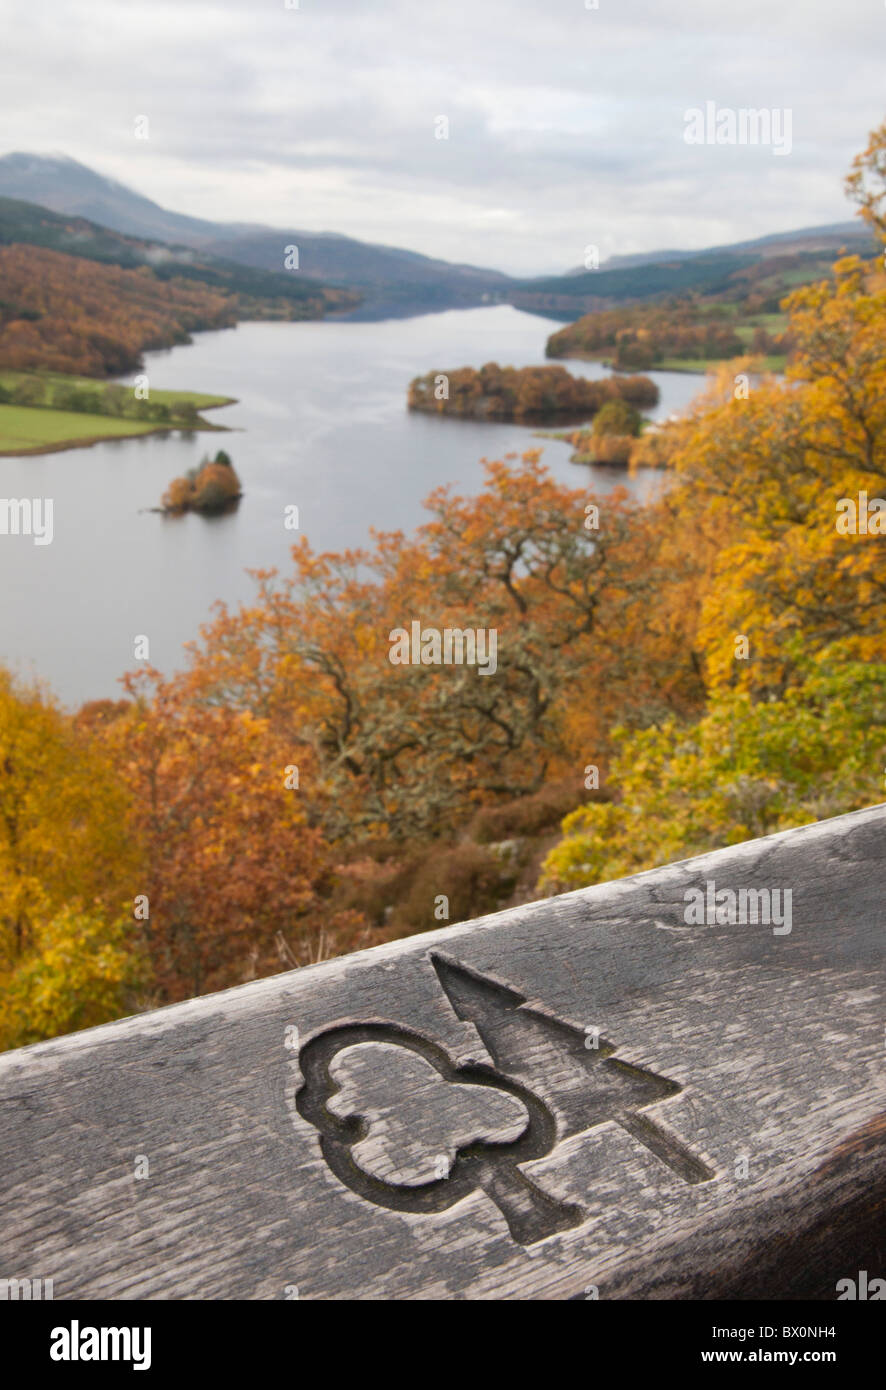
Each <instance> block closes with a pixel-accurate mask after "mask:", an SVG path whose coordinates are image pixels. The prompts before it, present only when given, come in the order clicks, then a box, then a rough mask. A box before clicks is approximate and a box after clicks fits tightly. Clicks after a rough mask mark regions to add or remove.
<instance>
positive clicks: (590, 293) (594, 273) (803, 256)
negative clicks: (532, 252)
mask: <svg viewBox="0 0 886 1390" xmlns="http://www.w3.org/2000/svg"><path fill="white" fill-rule="evenodd" d="M842 250H846V251H847V252H850V253H856V254H859V255H865V256H870V255H873V254H874V252H875V250H876V246H875V243H874V241H873V239H872V238H871V236H870V233H869V232H868V231H867V230H866V229H865V227H864V225H863V224H862V223H861V222H860V221H859V222H838V223H831V224H829V225H828V226H825V227H806V228H803V229H801V230H800V231H796V232H777V233H775V234H774V235H772V236H766V237H758V238H756V239H755V240H753V241H740V242H735V243H733V244H732V245H730V246H720V247H713V248H711V249H710V250H706V251H659V252H650V253H648V254H643V255H636V256H613V257H611V258H610V259H609V260H608V261H604V263H603V264H602V265H601V266H600V268H599V270H585V269H584V267H581V268H580V269H574V270H571V271H568V272H567V273H566V274H565V275H550V276H546V277H544V278H543V279H538V280H524V281H523V282H522V283H521V284H520V286H519V287H518V288H517V289H516V290H515V291H514V292H513V293H511V294H509V295H508V298H509V299H510V301H511V303H513V304H516V305H517V306H518V307H519V308H523V309H530V310H534V311H537V312H548V313H553V314H555V315H557V316H560V317H563V318H566V319H573V318H576V317H578V316H579V315H582V314H586V313H593V312H595V311H597V310H604V309H611V308H613V307H614V306H615V305H618V304H636V303H641V302H642V301H644V300H650V299H651V300H657V299H662V298H665V297H667V296H670V295H684V294H687V293H697V294H702V295H704V296H706V297H714V296H718V295H722V294H729V293H730V290H731V288H732V287H734V286H735V285H736V284H738V283H740V282H741V281H742V279H743V278H745V277H746V276H747V274H749V273H750V272H751V271H752V270H754V271H755V276H754V278H756V279H761V278H768V279H769V280H770V281H771V285H770V289H771V295H772V297H773V298H777V297H778V295H779V294H785V293H787V291H788V290H789V289H791V288H792V287H793V286H795V285H797V284H801V283H803V282H804V281H809V280H817V279H821V278H822V276H823V275H825V274H827V272H828V270H829V268H830V266H831V265H832V264H833V262H834V260H835V259H836V258H837V256H838V255H839V253H840V252H841V251H842Z"/></svg>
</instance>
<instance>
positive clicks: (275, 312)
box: [0, 197, 359, 318]
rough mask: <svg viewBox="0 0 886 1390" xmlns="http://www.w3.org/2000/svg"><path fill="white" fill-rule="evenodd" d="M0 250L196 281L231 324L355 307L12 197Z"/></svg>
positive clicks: (282, 276) (312, 288)
mask: <svg viewBox="0 0 886 1390" xmlns="http://www.w3.org/2000/svg"><path fill="white" fill-rule="evenodd" d="M0 246H30V247H35V248H36V247H40V248H42V249H44V250H48V251H54V252H60V253H62V254H64V255H66V256H74V257H77V258H78V259H80V260H87V261H97V262H99V263H100V264H102V265H106V266H117V267H120V268H122V269H125V270H135V269H138V268H139V267H147V268H148V269H149V270H150V272H151V274H152V275H153V276H155V277H156V278H157V279H160V280H163V281H170V280H176V281H181V280H190V281H197V282H198V283H199V284H201V285H203V286H205V287H206V288H209V289H213V290H217V291H222V292H223V293H224V294H225V295H227V296H229V297H232V303H231V306H230V307H231V311H232V313H233V315H234V317H235V318H320V317H322V316H323V315H324V314H325V313H329V312H341V311H342V310H347V309H353V308H354V307H355V306H356V305H357V303H358V301H359V296H358V295H356V294H355V293H354V292H353V291H345V290H342V289H339V288H337V287H334V288H331V287H329V286H327V285H324V284H322V283H320V282H318V281H315V280H311V281H306V280H304V279H301V278H299V277H298V276H294V275H289V274H287V273H286V272H285V271H282V270H278V271H267V270H257V269H254V268H252V267H249V266H243V265H239V264H237V263H236V262H234V261H228V260H225V259H224V258H223V257H219V256H213V255H211V254H209V253H206V252H201V251H197V250H194V249H192V248H191V247H188V246H181V245H179V246H174V245H172V246H170V245H167V244H166V243H164V242H159V241H149V240H145V239H143V238H141V237H134V236H127V235H124V234H123V233H121V232H115V231H111V230H110V229H109V228H108V227H102V226H99V225H98V224H97V223H95V222H91V221H89V220H87V219H86V218H85V217H79V216H72V215H66V214H63V213H57V212H51V211H50V210H49V209H48V208H44V207H38V206H37V205H36V204H34V203H26V202H22V201H21V200H20V199H17V198H4V197H0Z"/></svg>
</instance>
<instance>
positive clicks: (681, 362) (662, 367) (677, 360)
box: [648, 353, 787, 374]
mask: <svg viewBox="0 0 886 1390" xmlns="http://www.w3.org/2000/svg"><path fill="white" fill-rule="evenodd" d="M752 355H753V356H754V360H755V361H759V363H760V367H761V370H762V371H764V372H783V371H784V369H785V363H786V362H787V357H786V356H784V355H783V354H781V355H779V354H778V353H773V354H772V355H770V356H761V357H758V356H757V354H756V353H754V354H752ZM726 360H727V359H726V358H722V357H721V358H710V359H705V358H700V357H663V358H662V359H661V361H660V362H655V363H653V365H652V366H651V367H650V368H649V369H648V370H649V371H652V372H656V371H657V372H696V373H698V374H703V373H705V372H712V371H714V369H715V368H716V367H722V366H723V363H724V362H725V361H726Z"/></svg>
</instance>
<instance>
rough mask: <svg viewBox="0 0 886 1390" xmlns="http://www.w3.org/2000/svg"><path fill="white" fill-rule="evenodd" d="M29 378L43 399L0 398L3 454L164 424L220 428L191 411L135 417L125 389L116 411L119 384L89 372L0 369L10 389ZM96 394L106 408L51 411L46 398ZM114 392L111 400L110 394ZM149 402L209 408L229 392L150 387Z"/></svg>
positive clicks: (69, 445) (128, 434)
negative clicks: (60, 392) (69, 392)
mask: <svg viewBox="0 0 886 1390" xmlns="http://www.w3.org/2000/svg"><path fill="white" fill-rule="evenodd" d="M23 382H25V383H33V389H34V390H37V389H38V388H39V389H40V391H41V392H42V394H43V398H44V402H45V403H40V402H35V403H30V402H29V403H27V404H24V403H15V402H0V455H3V454H7V455H8V454H44V453H54V452H56V451H57V450H60V449H76V448H83V447H85V446H86V445H88V444H98V443H100V442H101V441H102V440H106V439H128V438H132V437H134V436H137V435H143V434H155V433H157V432H158V431H168V430H170V429H189V430H190V429H193V430H223V429H224V426H223V425H215V424H211V423H210V422H209V421H207V420H204V419H202V418H201V416H200V415H199V414H197V413H195V414H194V415H193V417H192V418H191V419H188V420H178V419H176V418H174V414H173V416H172V418H170V419H167V420H159V421H158V420H151V419H140V418H138V415H137V414H136V411H137V408H138V403H137V402H136V400H135V397H134V395H132V394H131V393H130V400H128V401H124V406H123V412H122V413H121V406H120V398H121V391H125V390H126V388H121V387H120V386H119V384H117V383H114V382H104V381H95V380H94V379H92V378H90V377H76V376H62V375H60V374H58V373H53V372H39V373H37V372H13V371H6V370H4V369H2V368H0V387H3V388H4V389H5V391H6V392H7V393H11V392H13V391H15V390H16V388H17V387H20V385H21V383H23ZM60 388H68V389H73V390H82V391H89V392H90V393H98V395H99V396H100V397H101V398H102V400H101V401H100V404H104V399H105V398H106V399H107V404H108V410H107V413H105V412H104V411H102V410H98V411H96V410H91V411H90V410H85V411H84V410H56V409H54V408H52V406H51V404H50V402H51V400H52V396H53V393H54V391H55V390H56V389H60ZM113 397H116V400H114V399H113ZM150 403H151V405H154V406H165V407H167V408H168V410H169V411H170V412H173V413H174V412H175V411H176V409H179V408H181V407H182V406H191V407H193V410H194V412H199V411H201V410H209V409H212V408H213V407H217V406H222V405H230V404H231V403H232V397H230V396H213V395H210V394H209V393H208V392H205V391H161V390H154V389H152V390H151V393H150Z"/></svg>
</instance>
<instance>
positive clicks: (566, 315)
mask: <svg viewBox="0 0 886 1390" xmlns="http://www.w3.org/2000/svg"><path fill="white" fill-rule="evenodd" d="M2 195H5V196H6V197H7V198H11V199H17V200H24V201H26V202H27V203H30V204H31V205H34V204H37V205H39V206H40V207H41V208H48V209H50V210H51V211H54V212H55V213H56V214H58V215H60V216H62V217H66V218H69V219H70V218H71V217H73V218H80V219H84V220H85V222H87V223H88V224H90V226H91V227H92V231H91V232H90V233H89V237H88V238H87V239H91V242H92V244H93V246H94V247H98V243H99V241H100V238H98V236H97V231H98V229H100V228H106V229H110V230H109V232H108V235H111V234H113V233H117V234H118V235H119V236H122V237H128V238H130V239H132V240H133V241H134V242H136V243H138V244H139V245H140V246H141V247H142V248H143V249H142V251H140V252H137V253H135V254H141V255H144V256H145V257H146V258H147V259H148V261H149V263H150V264H152V265H155V266H156V265H158V264H161V263H165V262H166V261H168V260H169V259H170V258H171V259H172V260H173V261H174V262H175V264H176V265H177V266H182V265H186V264H188V255H189V253H193V254H194V256H195V261H196V262H199V263H200V264H201V266H202V271H201V272H200V273H201V274H202V275H203V276H204V277H205V276H206V275H207V274H217V273H220V264H221V263H223V264H224V265H225V266H226V267H227V271H226V274H228V275H229V276H230V275H232V274H233V271H232V267H233V266H235V265H236V266H240V267H243V268H244V273H250V274H253V275H256V276H258V275H262V276H265V277H268V276H272V277H274V281H275V283H276V284H277V285H278V286H279V284H280V281H281V279H282V278H284V256H285V254H286V248H287V247H289V246H296V247H298V257H299V264H298V272H297V273H295V274H294V273H292V272H291V271H287V272H285V278H286V279H287V280H288V281H289V283H290V284H291V285H292V286H296V285H297V286H299V290H298V293H300V294H304V293H305V291H306V287H307V286H312V287H316V282H318V281H320V282H322V283H323V284H324V285H328V286H333V287H338V288H339V289H348V290H356V291H357V292H358V293H359V295H360V296H361V297H362V301H363V302H362V304H361V305H360V307H359V308H358V309H356V310H352V312H351V313H350V317H353V318H366V319H370V318H389V317H398V316H406V315H409V314H416V313H423V312H427V311H429V310H433V309H444V308H453V307H467V306H469V305H472V304H482V303H489V302H490V301H491V302H502V301H505V302H508V303H511V304H514V305H516V306H517V307H518V308H522V309H528V310H530V311H533V312H538V313H543V314H545V315H548V316H552V317H559V318H563V319H575V318H578V317H579V316H581V315H583V314H586V313H588V312H592V311H594V310H597V309H611V308H613V307H614V306H616V305H619V304H633V303H640V302H642V301H644V300H656V299H661V298H663V297H667V296H669V295H674V294H686V293H698V294H702V295H705V296H717V295H720V294H727V295H728V294H730V293H731V292H732V289H733V287H734V286H735V284H736V283H737V282H740V281H741V279H742V277H743V276H745V275H747V274H750V273H751V272H754V274H755V278H757V279H761V278H766V275H768V278H769V280H770V282H771V283H770V285H769V286H768V288H769V291H770V298H772V299H773V302H775V303H777V299H778V296H779V295H780V294H783V293H784V292H785V291H786V289H787V288H790V287H791V285H793V284H798V283H802V282H803V281H804V280H813V279H818V278H821V276H822V275H823V274H826V273H827V270H828V267H829V266H830V264H831V263H832V261H833V260H834V258H835V256H836V255H837V253H838V252H839V250H840V249H841V248H842V247H846V249H847V250H850V251H857V252H860V253H861V254H872V253H873V243H872V241H871V239H870V236H869V234H868V233H867V232H866V230H865V228H864V227H863V225H862V224H861V223H859V222H845V223H842V222H841V223H832V224H829V225H827V226H823V227H806V228H802V229H800V230H799V231H791V232H777V233H774V234H772V235H769V236H764V237H757V238H755V239H753V240H750V241H741V242H734V243H732V244H730V245H727V246H720V247H713V248H711V249H709V250H705V251H680V250H675V251H670V250H668V251H657V252H647V253H642V254H638V255H625V256H613V257H612V258H611V259H610V260H609V261H607V262H606V263H605V264H604V265H603V266H602V267H601V268H600V269H599V270H591V271H589V270H586V269H585V268H584V267H579V268H578V269H574V270H571V271H567V272H565V273H564V274H562V275H553V276H546V277H544V278H536V279H528V280H527V279H522V280H518V279H514V278H513V277H511V276H508V275H504V274H502V273H501V272H500V271H496V270H487V269H481V268H478V267H477V266H472V265H461V264H452V263H450V262H448V261H442V260H436V259H434V258H433V257H431V256H423V255H420V254H419V253H418V252H416V251H407V250H404V249H403V248H401V247H395V246H382V245H376V244H375V243H371V242H364V241H358V240H356V239H355V238H353V237H347V236H340V235H338V234H337V233H334V232H308V231H304V230H303V229H298V228H295V227H290V228H287V229H283V228H273V227H267V226H262V225H260V224H255V223H248V222H211V221H207V220H205V219H201V218H197V217H189V216H186V215H185V214H184V213H178V212H171V211H170V210H168V209H167V208H162V207H160V205H159V204H158V203H155V202H152V200H151V199H150V198H145V197H143V196H142V195H141V194H139V193H136V192H134V191H133V190H132V189H130V188H128V187H126V185H124V184H122V183H118V182H116V181H115V180H113V179H109V178H106V177H105V176H104V175H103V174H99V173H96V171H95V170H93V169H89V168H87V167H86V166H85V165H83V164H80V163H78V162H77V161H76V160H74V159H69V158H67V157H60V156H59V157H46V156H43V155H31V154H8V155H5V156H3V157H0V196H2ZM0 234H2V229H0ZM51 244H53V245H55V243H51ZM145 247H148V248H153V249H149V251H145V250H144V248H145ZM164 247H165V249H164ZM65 249H68V250H71V249H72V248H71V247H67V248H65ZM113 254H114V255H115V256H116V254H117V253H116V252H115V253H113ZM150 257H153V258H154V259H153V260H152V259H150ZM115 263H116V264H129V263H130V262H124V261H119V260H115ZM763 264H765V265H766V266H768V267H771V275H769V274H768V272H761V270H760V267H761V265H763ZM755 268H756V269H755ZM165 273H171V272H169V271H168V270H167V271H166V272H165ZM191 273H192V274H194V275H196V274H197V272H196V271H194V272H191ZM208 283H215V282H214V281H208ZM253 292H254V293H255V294H260V293H262V292H264V293H268V292H270V291H269V287H268V286H266V287H265V290H264V291H261V290H260V289H259V288H258V285H257V283H256V286H255V289H254V290H253ZM291 297H293V298H294V297H296V291H295V290H294V289H293V290H292V291H291ZM339 307H341V306H339Z"/></svg>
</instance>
